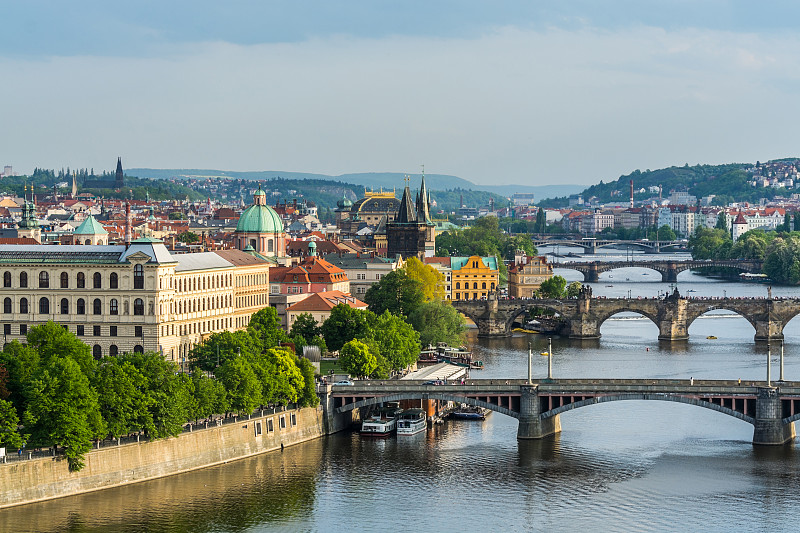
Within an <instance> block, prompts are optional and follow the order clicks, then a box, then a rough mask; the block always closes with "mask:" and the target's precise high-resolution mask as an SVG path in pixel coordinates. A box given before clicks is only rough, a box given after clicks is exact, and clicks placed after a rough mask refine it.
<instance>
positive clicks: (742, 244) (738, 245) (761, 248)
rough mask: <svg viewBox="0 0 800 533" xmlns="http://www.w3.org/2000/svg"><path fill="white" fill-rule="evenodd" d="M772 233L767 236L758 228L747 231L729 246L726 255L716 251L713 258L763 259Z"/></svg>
mask: <svg viewBox="0 0 800 533" xmlns="http://www.w3.org/2000/svg"><path fill="white" fill-rule="evenodd" d="M773 238H774V234H773V235H771V236H770V237H767V234H766V233H764V232H763V231H760V230H753V231H748V232H747V233H745V234H744V235H742V236H741V237H739V238H738V239H737V240H736V242H735V243H733V245H732V246H731V248H730V251H729V252H728V255H727V256H724V255H722V253H718V254H717V255H716V256H714V257H713V258H714V259H727V258H728V257H730V258H734V259H753V260H756V261H763V260H764V259H765V258H766V254H767V247H768V246H769V242H770V240H772V239H773Z"/></svg>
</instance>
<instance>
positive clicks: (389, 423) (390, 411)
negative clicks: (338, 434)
mask: <svg viewBox="0 0 800 533" xmlns="http://www.w3.org/2000/svg"><path fill="white" fill-rule="evenodd" d="M399 413H400V409H398V408H385V409H381V410H380V411H379V412H378V413H376V414H374V415H372V416H370V417H369V418H367V419H365V420H364V421H363V422H361V432H360V433H361V435H364V436H367V437H388V436H389V435H391V434H392V432H393V431H394V430H395V429H396V428H397V415H398V414H399Z"/></svg>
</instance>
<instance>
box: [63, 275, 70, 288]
mask: <svg viewBox="0 0 800 533" xmlns="http://www.w3.org/2000/svg"><path fill="white" fill-rule="evenodd" d="M61 288H62V289H69V274H67V273H66V272H62V273H61Z"/></svg>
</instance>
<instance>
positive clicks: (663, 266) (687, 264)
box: [553, 259, 764, 283]
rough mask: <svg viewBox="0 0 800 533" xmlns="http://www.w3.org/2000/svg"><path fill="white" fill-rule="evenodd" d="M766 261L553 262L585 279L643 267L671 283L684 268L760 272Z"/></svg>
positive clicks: (597, 279)
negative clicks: (732, 269)
mask: <svg viewBox="0 0 800 533" xmlns="http://www.w3.org/2000/svg"><path fill="white" fill-rule="evenodd" d="M763 266H764V263H763V262H762V261H748V260H738V259H730V260H727V261H713V260H707V261H694V260H692V261H566V262H562V263H553V267H554V268H568V269H570V270H577V271H578V272H581V273H582V274H583V279H584V281H588V282H595V283H596V282H598V281H600V273H601V272H608V271H609V270H614V269H617V268H629V267H643V268H649V269H652V270H655V271H656V272H659V273H660V274H661V281H663V282H665V283H671V282H676V281H678V274H680V273H681V272H683V271H684V270H690V269H693V268H703V267H725V268H735V269H737V270H741V271H742V272H749V273H751V274H760V273H761V270H762V267H763Z"/></svg>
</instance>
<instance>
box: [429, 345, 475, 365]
mask: <svg viewBox="0 0 800 533" xmlns="http://www.w3.org/2000/svg"><path fill="white" fill-rule="evenodd" d="M418 362H419V363H422V364H423V365H424V364H436V363H450V364H451V365H456V366H462V367H465V368H471V369H474V370H481V369H483V361H474V360H473V359H472V352H470V351H469V350H467V349H466V348H464V347H461V348H454V347H452V346H448V344H447V343H445V342H437V343H436V346H435V347H434V346H428V348H427V349H425V350H422V351H421V352H420V353H419V361H418Z"/></svg>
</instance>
